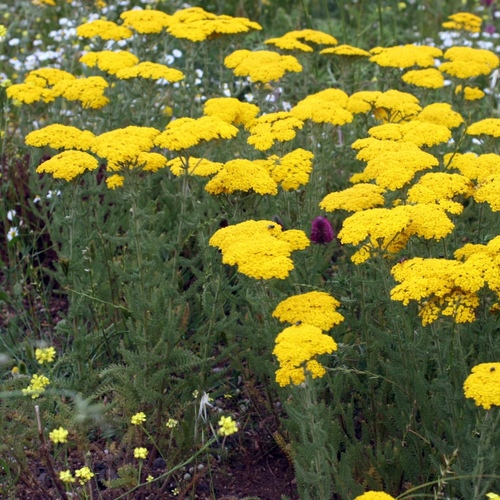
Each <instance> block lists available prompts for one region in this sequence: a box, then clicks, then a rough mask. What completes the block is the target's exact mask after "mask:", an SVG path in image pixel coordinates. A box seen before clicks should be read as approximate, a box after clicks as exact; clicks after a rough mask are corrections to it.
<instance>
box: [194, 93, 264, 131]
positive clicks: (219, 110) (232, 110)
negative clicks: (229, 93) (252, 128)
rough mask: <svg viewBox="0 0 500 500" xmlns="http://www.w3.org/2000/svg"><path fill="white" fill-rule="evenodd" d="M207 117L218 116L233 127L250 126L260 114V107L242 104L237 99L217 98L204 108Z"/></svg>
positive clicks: (210, 100) (209, 100)
mask: <svg viewBox="0 0 500 500" xmlns="http://www.w3.org/2000/svg"><path fill="white" fill-rule="evenodd" d="M203 113H204V114H205V115H207V116H218V117H219V118H220V119H221V120H224V121H225V122H227V123H232V124H233V125H244V126H247V125H249V124H250V123H251V122H252V121H253V119H254V118H255V117H256V116H257V115H258V113H259V107H258V106H256V105H255V104H251V103H249V102H241V101H240V100H239V99H236V98H235V97H215V98H213V99H208V100H207V101H206V102H205V105H204V106H203Z"/></svg>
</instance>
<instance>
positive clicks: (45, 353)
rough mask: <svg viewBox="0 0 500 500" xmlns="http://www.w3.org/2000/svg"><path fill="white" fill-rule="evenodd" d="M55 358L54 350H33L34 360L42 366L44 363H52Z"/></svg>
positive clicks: (47, 348)
mask: <svg viewBox="0 0 500 500" xmlns="http://www.w3.org/2000/svg"><path fill="white" fill-rule="evenodd" d="M55 357H56V350H55V349H54V348H53V347H46V348H44V349H36V350H35V358H36V360H37V361H38V362H39V363H40V364H41V365H43V364H44V363H52V361H54V359H55Z"/></svg>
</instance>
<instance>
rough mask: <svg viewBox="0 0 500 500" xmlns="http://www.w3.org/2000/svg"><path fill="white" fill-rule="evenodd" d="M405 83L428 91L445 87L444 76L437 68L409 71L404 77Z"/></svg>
mask: <svg viewBox="0 0 500 500" xmlns="http://www.w3.org/2000/svg"><path fill="white" fill-rule="evenodd" d="M401 78H402V80H403V82H405V83H409V84H411V85H415V86H416V87H423V88H426V89H440V88H441V87H444V76H443V73H441V71H439V70H438V69H436V68H428V69H414V70H411V71H407V72H406V73H405V74H404V75H403V76H402V77H401Z"/></svg>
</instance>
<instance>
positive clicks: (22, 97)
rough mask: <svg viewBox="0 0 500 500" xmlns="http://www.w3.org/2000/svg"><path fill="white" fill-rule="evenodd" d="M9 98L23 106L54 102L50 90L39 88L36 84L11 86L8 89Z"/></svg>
mask: <svg viewBox="0 0 500 500" xmlns="http://www.w3.org/2000/svg"><path fill="white" fill-rule="evenodd" d="M7 97H8V98H9V99H12V100H15V101H18V102H21V103H23V104H33V103H34V102H38V101H43V102H46V103H48V102H52V101H53V100H54V96H53V95H52V92H51V91H50V89H46V88H43V87H39V86H38V85H36V84H34V83H16V84H14V85H11V86H10V87H8V88H7Z"/></svg>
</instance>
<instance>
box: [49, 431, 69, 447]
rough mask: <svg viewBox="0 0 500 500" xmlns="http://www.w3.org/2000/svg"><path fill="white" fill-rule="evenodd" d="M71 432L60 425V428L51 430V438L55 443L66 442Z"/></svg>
mask: <svg viewBox="0 0 500 500" xmlns="http://www.w3.org/2000/svg"><path fill="white" fill-rule="evenodd" d="M68 434H69V432H68V431H67V430H66V429H65V428H64V427H59V429H54V430H53V431H52V432H49V438H50V440H51V441H52V442H53V443H56V444H57V443H66V442H67V441H68Z"/></svg>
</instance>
